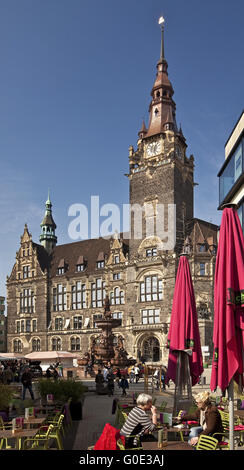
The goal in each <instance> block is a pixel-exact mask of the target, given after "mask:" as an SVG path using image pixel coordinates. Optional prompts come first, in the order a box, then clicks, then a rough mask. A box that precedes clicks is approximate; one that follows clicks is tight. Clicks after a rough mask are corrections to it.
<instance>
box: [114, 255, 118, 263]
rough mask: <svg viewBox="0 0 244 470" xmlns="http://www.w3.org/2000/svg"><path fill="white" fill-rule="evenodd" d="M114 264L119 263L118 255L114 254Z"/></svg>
mask: <svg viewBox="0 0 244 470" xmlns="http://www.w3.org/2000/svg"><path fill="white" fill-rule="evenodd" d="M114 264H119V255H115V257H114Z"/></svg>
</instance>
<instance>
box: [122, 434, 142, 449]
mask: <svg viewBox="0 0 244 470" xmlns="http://www.w3.org/2000/svg"><path fill="white" fill-rule="evenodd" d="M130 437H136V436H130ZM117 446H118V448H119V450H142V449H143V447H141V446H140V447H132V448H131V449H126V448H125V446H124V444H123V442H122V440H121V439H118V440H117Z"/></svg>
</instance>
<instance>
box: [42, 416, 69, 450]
mask: <svg viewBox="0 0 244 470" xmlns="http://www.w3.org/2000/svg"><path fill="white" fill-rule="evenodd" d="M63 420H64V415H60V417H59V419H58V422H52V423H49V425H51V426H52V429H51V431H50V433H49V439H54V441H55V442H56V445H57V448H58V450H63V449H64V447H63V441H62V434H63ZM38 434H39V435H40V436H41V437H42V433H41V432H40V433H38Z"/></svg>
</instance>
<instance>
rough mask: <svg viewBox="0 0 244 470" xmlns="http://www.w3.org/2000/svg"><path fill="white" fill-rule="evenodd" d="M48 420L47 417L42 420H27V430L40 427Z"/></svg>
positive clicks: (25, 423) (25, 420) (36, 418)
mask: <svg viewBox="0 0 244 470" xmlns="http://www.w3.org/2000/svg"><path fill="white" fill-rule="evenodd" d="M46 419H47V418H46V416H43V417H42V418H40V417H33V418H32V417H30V418H25V419H24V425H25V426H26V429H30V428H31V427H32V426H33V427H39V426H41V425H42V424H43V423H44V422H45V421H46Z"/></svg>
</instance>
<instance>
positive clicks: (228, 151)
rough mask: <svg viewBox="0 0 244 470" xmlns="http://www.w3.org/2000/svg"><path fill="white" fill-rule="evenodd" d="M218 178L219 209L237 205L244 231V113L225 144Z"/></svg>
mask: <svg viewBox="0 0 244 470" xmlns="http://www.w3.org/2000/svg"><path fill="white" fill-rule="evenodd" d="M218 177H219V209H221V206H222V205H223V204H227V203H233V204H236V205H237V208H238V209H237V210H238V215H239V217H240V221H241V224H242V228H243V231H244V111H243V112H242V114H241V116H240V118H239V119H238V121H237V123H236V125H235V127H234V129H233V130H232V132H231V134H230V136H229V138H228V140H227V142H226V144H225V162H224V164H223V166H222V168H221V170H220V172H219V174H218Z"/></svg>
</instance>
